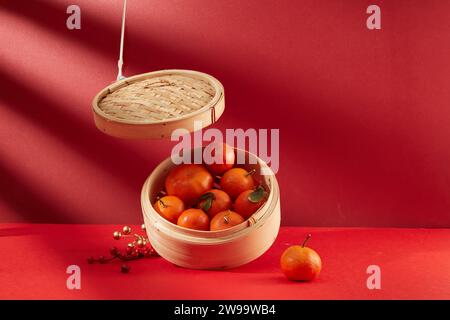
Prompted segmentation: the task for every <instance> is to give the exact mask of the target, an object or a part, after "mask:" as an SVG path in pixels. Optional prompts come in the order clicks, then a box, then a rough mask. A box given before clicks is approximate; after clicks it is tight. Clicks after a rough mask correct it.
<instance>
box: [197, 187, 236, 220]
mask: <svg viewBox="0 0 450 320" xmlns="http://www.w3.org/2000/svg"><path fill="white" fill-rule="evenodd" d="M197 207H198V208H200V209H202V210H203V211H205V212H206V213H207V214H208V215H209V217H210V218H213V217H214V216H215V215H216V214H217V213H219V212H221V211H225V210H228V209H230V207H231V198H230V196H229V195H228V194H227V193H226V192H224V191H222V190H218V189H211V190H209V191H207V192H205V193H204V194H202V196H201V197H200V202H199V203H198V204H197Z"/></svg>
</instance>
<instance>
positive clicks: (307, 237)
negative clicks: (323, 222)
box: [302, 233, 311, 248]
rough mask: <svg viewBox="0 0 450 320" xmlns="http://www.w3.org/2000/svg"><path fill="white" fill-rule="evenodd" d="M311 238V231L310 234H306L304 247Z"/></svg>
mask: <svg viewBox="0 0 450 320" xmlns="http://www.w3.org/2000/svg"><path fill="white" fill-rule="evenodd" d="M309 239H311V233H309V234H308V235H307V236H306V239H305V241H303V244H302V248H304V247H305V245H306V243H307V242H308V240H309Z"/></svg>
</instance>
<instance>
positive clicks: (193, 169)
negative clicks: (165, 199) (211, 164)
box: [165, 164, 213, 207]
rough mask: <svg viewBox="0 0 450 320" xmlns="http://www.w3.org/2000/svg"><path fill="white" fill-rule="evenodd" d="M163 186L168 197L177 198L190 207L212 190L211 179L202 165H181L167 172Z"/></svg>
mask: <svg viewBox="0 0 450 320" xmlns="http://www.w3.org/2000/svg"><path fill="white" fill-rule="evenodd" d="M165 186H166V191H167V194H168V195H171V196H177V197H178V198H180V199H181V200H182V201H183V202H184V203H185V205H186V206H188V207H190V206H192V205H194V204H195V203H196V202H197V200H198V198H199V197H200V196H201V195H202V194H203V193H205V192H206V191H208V190H209V189H211V188H212V186H213V177H212V175H211V174H210V173H209V172H208V170H206V168H205V167H203V166H202V165H199V164H181V165H179V166H176V167H174V168H173V169H172V170H171V171H170V172H169V175H168V176H167V178H166V182H165Z"/></svg>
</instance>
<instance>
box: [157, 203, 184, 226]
mask: <svg viewBox="0 0 450 320" xmlns="http://www.w3.org/2000/svg"><path fill="white" fill-rule="evenodd" d="M153 208H155V210H156V212H158V213H159V214H160V215H161V216H162V217H163V218H164V219H166V220H169V221H170V222H172V223H175V224H176V223H177V220H178V217H179V216H180V214H181V213H182V212H183V211H184V203H183V201H181V199H180V198H178V197H175V196H165V197H162V198H160V199H158V200H156V201H155V203H154V204H153Z"/></svg>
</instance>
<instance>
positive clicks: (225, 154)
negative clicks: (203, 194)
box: [206, 143, 235, 175]
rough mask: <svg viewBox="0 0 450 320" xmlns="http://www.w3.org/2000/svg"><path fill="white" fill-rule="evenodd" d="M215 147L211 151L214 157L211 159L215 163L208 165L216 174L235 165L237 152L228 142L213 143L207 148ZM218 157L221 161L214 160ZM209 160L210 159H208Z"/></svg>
mask: <svg viewBox="0 0 450 320" xmlns="http://www.w3.org/2000/svg"><path fill="white" fill-rule="evenodd" d="M210 147H211V148H213V149H212V151H211V156H212V159H211V161H212V162H213V163H211V164H206V167H207V168H208V169H209V171H211V172H212V173H213V174H215V175H221V174H222V173H224V172H225V171H227V170H229V169H231V168H233V166H234V160H235V154H234V149H233V148H232V147H231V146H230V145H228V144H226V143H213V144H212V145H209V146H208V147H207V148H210ZM216 158H217V159H218V160H219V161H217V162H216V161H214V160H216ZM208 160H209V159H208Z"/></svg>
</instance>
